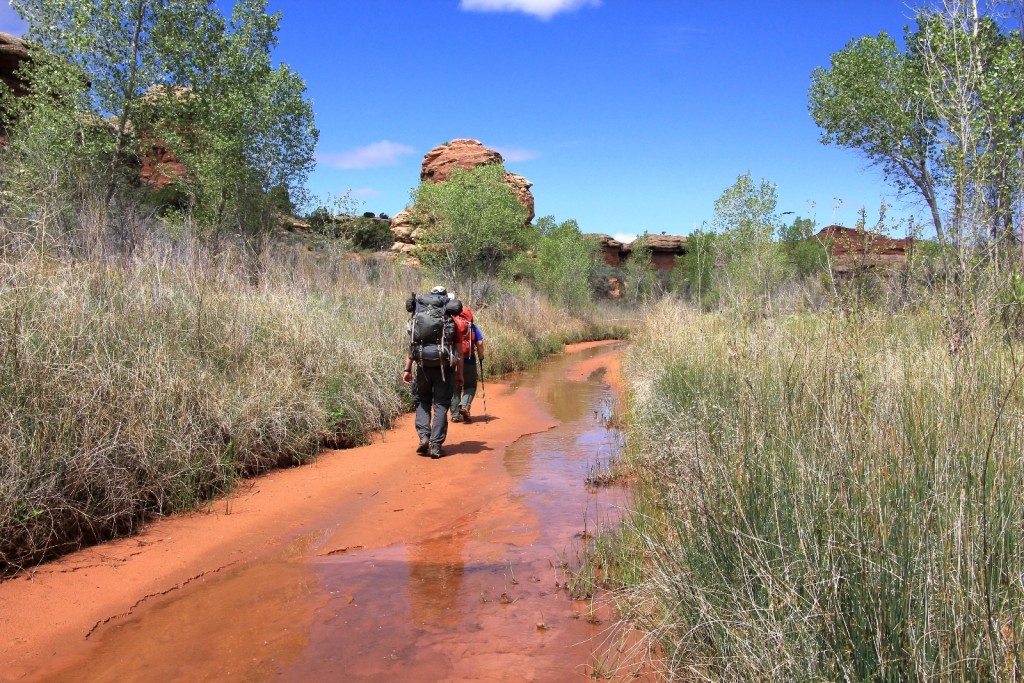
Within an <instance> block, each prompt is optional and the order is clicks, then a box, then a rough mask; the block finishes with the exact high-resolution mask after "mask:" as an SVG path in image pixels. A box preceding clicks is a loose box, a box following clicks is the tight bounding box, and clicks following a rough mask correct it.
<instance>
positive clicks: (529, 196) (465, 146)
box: [420, 138, 535, 223]
mask: <svg viewBox="0 0 1024 683" xmlns="http://www.w3.org/2000/svg"><path fill="white" fill-rule="evenodd" d="M504 161H505V160H504V159H503V158H502V156H501V155H500V154H499V153H498V152H495V151H494V150H493V149H488V148H487V147H484V145H483V143H481V142H480V141H479V140H471V139H469V138H459V139H457V140H452V141H451V142H446V143H444V144H443V145H438V146H437V147H435V148H434V149H432V150H430V151H429V152H427V153H426V154H424V155H423V165H422V167H421V170H420V180H429V181H431V182H435V183H443V182H444V181H446V180H448V178H449V176H451V174H452V171H453V170H455V169H457V168H459V169H462V170H463V171H471V170H473V169H474V168H476V167H477V166H485V165H487V164H501V163H504ZM505 182H506V183H507V184H508V185H509V186H510V187H511V188H512V191H513V192H515V193H516V199H518V200H519V203H520V204H522V205H523V206H524V207H525V208H526V212H527V217H526V222H527V223H529V222H530V221H532V220H533V218H534V215H535V214H534V203H533V193H532V192H530V188H531V187H533V183H531V182H530V181H529V180H527V179H526V178H524V177H523V176H521V175H516V174H515V173H506V174H505Z"/></svg>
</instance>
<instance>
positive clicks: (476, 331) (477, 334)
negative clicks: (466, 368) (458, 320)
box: [466, 323, 484, 365]
mask: <svg viewBox="0 0 1024 683" xmlns="http://www.w3.org/2000/svg"><path fill="white" fill-rule="evenodd" d="M469 329H471V330H472V331H473V341H472V342H471V343H470V347H469V357H468V358H466V362H467V363H469V364H470V365H476V343H477V342H482V341H483V340H484V333H483V332H481V331H480V328H479V327H477V326H476V325H474V324H473V323H470V324H469Z"/></svg>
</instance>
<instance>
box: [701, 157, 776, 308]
mask: <svg viewBox="0 0 1024 683" xmlns="http://www.w3.org/2000/svg"><path fill="white" fill-rule="evenodd" d="M777 204H778V195H777V191H776V188H775V184H774V183H770V182H768V181H767V180H761V181H760V182H755V181H754V179H753V177H751V175H750V173H749V172H747V173H744V174H742V175H740V176H738V177H737V178H736V182H735V183H734V184H733V185H732V186H730V187H728V188H726V189H725V190H724V191H723V192H722V194H721V195H720V196H719V197H718V199H716V200H715V215H714V218H713V219H712V223H711V224H712V227H714V229H715V231H716V232H717V238H716V240H715V251H716V254H717V256H718V259H719V268H718V272H717V278H718V279H719V282H720V284H719V287H718V290H719V292H720V295H721V297H722V298H723V299H724V300H725V301H726V302H727V303H729V304H730V307H731V308H733V309H734V310H735V311H737V312H740V313H742V314H748V313H750V314H755V315H761V314H764V313H769V312H771V311H772V296H773V292H774V289H775V287H776V286H777V285H778V284H779V283H780V282H781V281H782V280H783V279H784V278H785V276H786V275H787V272H786V263H785V259H784V258H783V257H782V254H781V252H780V249H779V246H778V245H777V244H776V243H775V242H774V240H773V239H772V237H773V236H774V235H775V232H776V230H777V229H778V226H779V217H778V214H777V213H776V206H777Z"/></svg>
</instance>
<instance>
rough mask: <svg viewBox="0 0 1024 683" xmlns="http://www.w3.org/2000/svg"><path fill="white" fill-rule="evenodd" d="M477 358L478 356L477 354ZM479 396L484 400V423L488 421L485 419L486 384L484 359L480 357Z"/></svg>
mask: <svg viewBox="0 0 1024 683" xmlns="http://www.w3.org/2000/svg"><path fill="white" fill-rule="evenodd" d="M477 357H478V358H479V356H477ZM480 398H482V399H483V400H484V424H487V423H488V419H487V385H486V384H484V359H483V358H480Z"/></svg>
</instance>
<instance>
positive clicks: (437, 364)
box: [402, 286, 462, 460]
mask: <svg viewBox="0 0 1024 683" xmlns="http://www.w3.org/2000/svg"><path fill="white" fill-rule="evenodd" d="M405 310H406V311H408V312H409V313H410V316H411V317H410V319H409V353H408V354H407V355H406V357H405V372H404V373H403V375H402V381H404V382H405V383H406V384H409V385H411V386H412V393H413V397H414V398H415V399H416V433H417V434H418V435H419V438H420V441H419V446H417V447H416V452H417V453H420V454H429V455H430V457H431V458H433V459H434V460H436V459H438V458H440V457H442V456H443V455H444V451H443V450H442V448H441V447H442V445H443V444H444V442H445V439H446V438H447V436H448V409H449V408H450V407H451V401H452V393H453V391H454V390H455V387H456V386H461V385H462V374H461V369H460V364H459V363H458V359H459V354H458V349H457V348H456V344H455V323H454V320H453V318H454V316H457V315H458V314H459V313H461V312H462V302H461V301H459V300H458V299H454V298H449V297H448V291H447V290H446V289H445V288H444V287H442V286H437V287H434V288H433V289H431V290H430V293H429V294H422V295H420V296H415V295H412V296H410V297H409V299H408V300H407V301H406V302H405ZM413 363H416V373H415V376H414V375H413V368H412V366H413Z"/></svg>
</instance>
